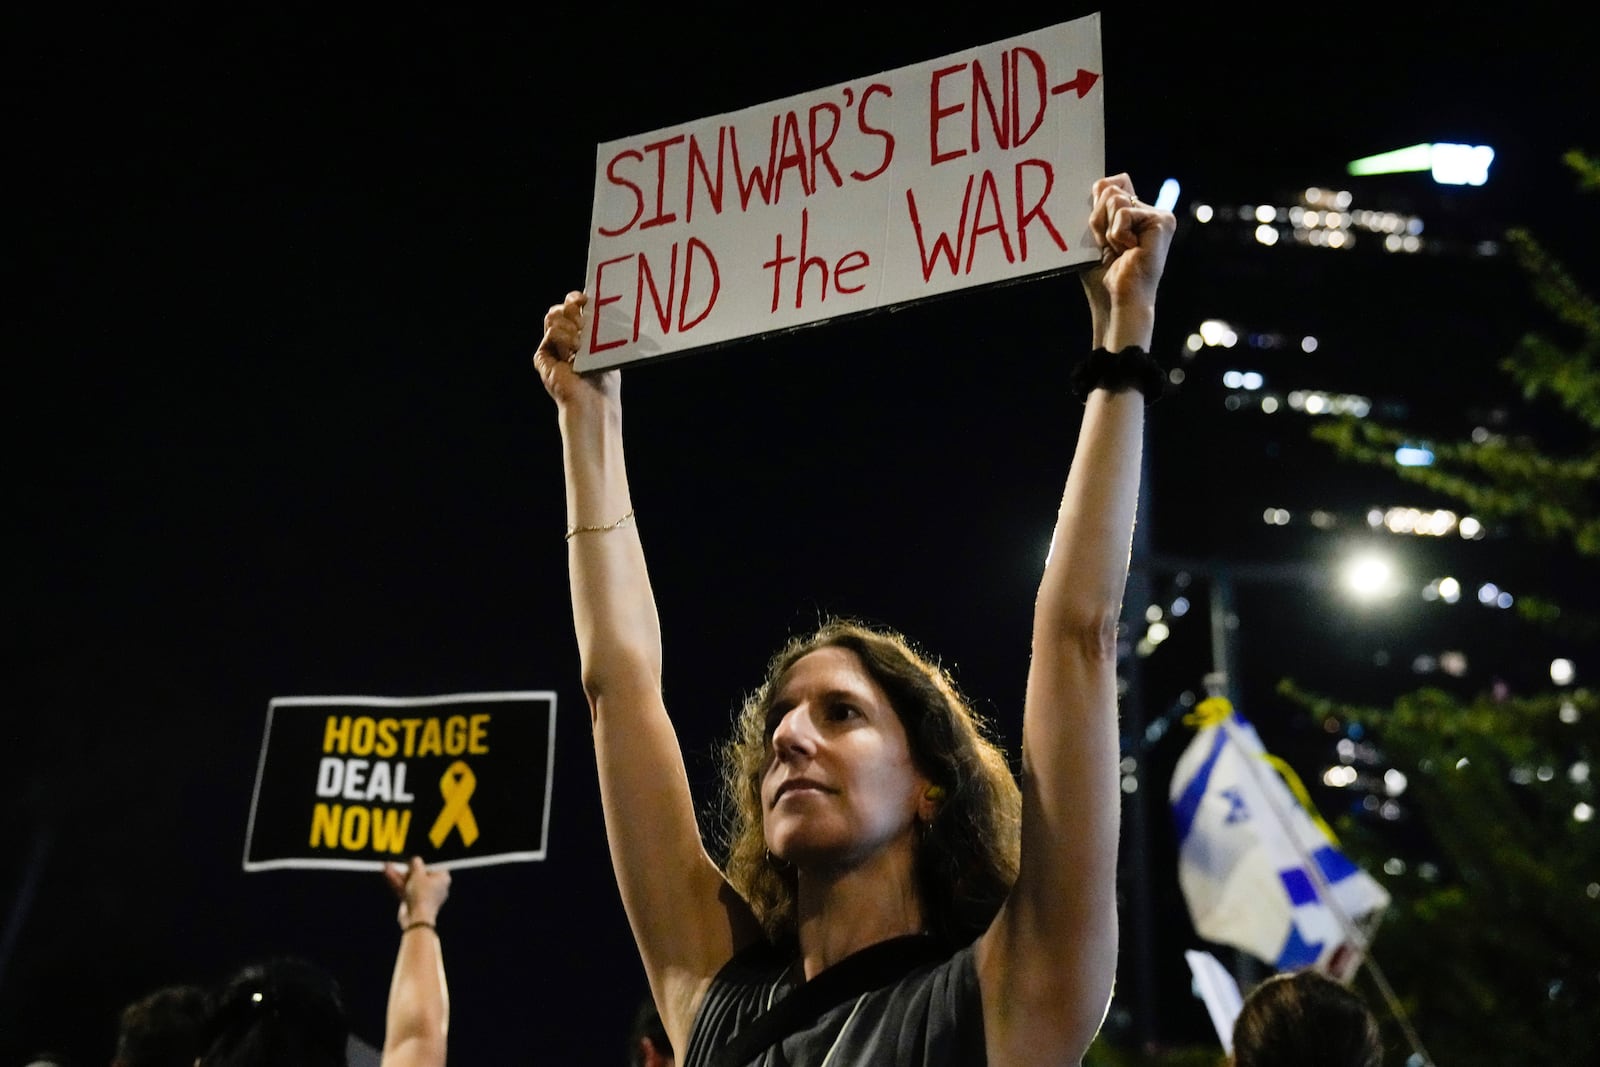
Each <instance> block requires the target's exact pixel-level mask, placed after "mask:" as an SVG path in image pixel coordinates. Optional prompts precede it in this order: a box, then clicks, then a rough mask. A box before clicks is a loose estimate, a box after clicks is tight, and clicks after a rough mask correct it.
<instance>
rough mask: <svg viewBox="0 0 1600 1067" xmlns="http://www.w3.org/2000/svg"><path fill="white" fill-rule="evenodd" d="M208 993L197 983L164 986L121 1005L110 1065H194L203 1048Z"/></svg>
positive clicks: (184, 1066) (118, 1066)
mask: <svg viewBox="0 0 1600 1067" xmlns="http://www.w3.org/2000/svg"><path fill="white" fill-rule="evenodd" d="M210 1015H211V995H210V994H209V993H208V992H206V990H204V989H202V988H201V987H199V986H195V985H172V986H164V987H162V988H160V989H157V990H156V991H155V992H153V993H147V994H145V995H144V996H142V997H140V998H139V999H138V1000H136V1001H134V1002H133V1003H131V1004H129V1005H128V1006H127V1007H125V1008H123V1009H122V1016H121V1018H120V1019H119V1020H118V1024H117V1052H116V1058H115V1059H113V1060H112V1061H111V1067H194V1061H195V1059H196V1058H197V1057H198V1056H199V1055H200V1053H201V1052H202V1051H203V1049H202V1047H201V1042H203V1041H204V1040H205V1038H206V1032H207V1031H206V1026H207V1023H208V1021H209V1018H210Z"/></svg>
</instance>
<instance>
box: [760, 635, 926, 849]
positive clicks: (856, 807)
mask: <svg viewBox="0 0 1600 1067" xmlns="http://www.w3.org/2000/svg"><path fill="white" fill-rule="evenodd" d="M767 736H768V741H769V752H768V763H767V768H766V771H765V773H764V774H763V776H762V779H761V810H762V816H763V830H764V832H765V835H766V841H767V848H768V849H770V850H771V851H772V853H773V854H774V855H776V856H778V857H779V858H781V859H784V860H786V861H788V862H791V863H808V862H816V863H825V864H829V865H835V864H838V865H843V866H854V865H855V864H857V863H860V862H861V861H863V860H864V859H866V858H868V857H870V856H872V855H873V854H874V853H876V852H878V851H880V850H882V849H884V848H887V847H893V846H897V845H902V844H903V845H905V846H906V847H908V848H909V847H910V845H911V842H912V830H913V825H914V823H915V821H916V819H917V816H918V813H919V811H920V809H921V808H922V807H923V806H924V805H926V804H927V803H929V802H928V801H927V800H926V799H925V796H924V795H925V793H926V792H927V789H928V780H927V778H926V777H924V776H923V774H922V773H921V772H920V771H919V770H918V769H917V767H916V765H915V764H914V763H913V761H912V758H911V748H910V745H909V743H908V742H907V739H906V731H905V726H904V725H903V724H902V723H901V722H900V716H899V715H897V714H896V713H895V710H894V708H893V707H892V706H891V705H890V703H889V698H888V695H887V694H885V693H884V691H883V689H882V687H880V686H879V685H878V683H877V682H876V681H875V680H874V679H873V677H872V675H870V674H868V673H867V671H866V668H865V667H863V666H862V663H861V660H860V658H859V657H858V656H857V655H856V654H855V653H854V652H852V651H850V650H849V649H845V648H838V647H826V648H820V649H818V650H817V651H815V652H811V653H808V654H806V655H805V656H803V657H801V659H800V660H799V661H798V662H797V663H795V665H794V666H793V667H791V668H790V669H789V672H788V673H787V674H786V675H784V677H783V680H782V681H781V683H780V684H779V686H778V692H777V694H776V697H775V699H774V701H773V703H772V709H771V711H770V712H768V715H767Z"/></svg>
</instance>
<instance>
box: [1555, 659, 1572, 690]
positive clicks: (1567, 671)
mask: <svg viewBox="0 0 1600 1067" xmlns="http://www.w3.org/2000/svg"><path fill="white" fill-rule="evenodd" d="M1577 676H1578V672H1577V669H1576V668H1574V667H1573V665H1572V661H1571V660H1570V659H1557V660H1551V661H1550V680H1551V681H1552V682H1554V683H1555V684H1556V685H1571V684H1572V680H1573V679H1574V678H1576V677H1577Z"/></svg>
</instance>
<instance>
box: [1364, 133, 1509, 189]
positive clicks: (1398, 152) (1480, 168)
mask: <svg viewBox="0 0 1600 1067" xmlns="http://www.w3.org/2000/svg"><path fill="white" fill-rule="evenodd" d="M1493 162H1494V149H1493V148H1490V147H1489V146H1488V145H1465V144H1444V143H1441V144H1416V145H1412V146H1410V147H1409V148H1397V149H1395V150H1394V151H1392V152H1381V153H1379V154H1378V155H1375V156H1364V157H1362V158H1361V159H1357V160H1353V161H1352V162H1351V163H1350V164H1349V165H1348V166H1347V167H1346V168H1345V169H1346V170H1347V171H1348V172H1349V173H1350V174H1352V175H1355V176H1357V177H1364V176H1367V175H1371V174H1401V173H1407V172H1413V171H1424V170H1425V171H1428V172H1430V173H1431V174H1432V175H1433V180H1434V181H1435V182H1438V183H1439V184H1440V185H1482V184H1484V183H1485V182H1487V181H1488V180H1489V165H1490V164H1491V163H1493Z"/></svg>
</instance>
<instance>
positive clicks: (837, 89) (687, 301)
mask: <svg viewBox="0 0 1600 1067" xmlns="http://www.w3.org/2000/svg"><path fill="white" fill-rule="evenodd" d="M1100 69H1101V67H1100V16H1099V15H1089V16H1086V17H1084V18H1080V19H1076V20H1074V21H1072V22H1067V23H1062V24H1060V25H1057V26H1052V27H1049V28H1047V29H1042V30H1038V31H1035V32H1033V33H1028V34H1023V35H1021V36H1018V37H1012V38H1010V39H1008V40H1004V41H999V42H996V43H994V44H990V45H985V46H982V47H977V48H971V49H968V50H966V51H963V52H957V53H953V54H951V55H948V56H945V57H943V58H942V59H936V60H932V61H930V62H926V63H919V64H916V65H914V66H909V67H902V68H900V69H899V70H893V71H888V72H886V73H883V74H879V75H876V76H873V77H868V78H860V79H856V80H854V81H849V82H844V83H842V84H839V85H833V86H829V87H828V88H825V89H818V90H816V91H815V92H810V93H802V94H800V95H798V96H792V97H789V98H787V99H784V100H779V101H775V102H773V103H770V104H762V105H759V106H756V107H751V108H746V109H744V110H742V111H736V112H732V113H730V114H725V115H718V116H714V117H711V118H706V119H700V120H698V121H695V122H689V123H685V124H683V125H679V126H672V127H668V128H666V129H661V130H656V131H654V132H651V133H646V134H641V135H639V136H637V137H628V138H624V139H622V140H618V141H611V142H609V143H607V144H602V145H600V146H599V148H598V150H597V152H596V161H595V163H596V165H595V184H594V214H593V216H592V218H591V220H590V231H589V266H588V273H587V275H586V278H585V284H584V290H585V292H587V293H588V295H589V307H588V313H587V315H588V321H587V326H586V332H585V335H584V340H583V345H582V348H581V349H580V352H579V356H578V361H577V367H578V369H579V370H583V371H588V370H597V369H600V368H603V367H611V366H618V365H620V364H625V363H632V362H636V361H638V360H643V359H649V358H653V357H657V356H665V355H669V354H671V353H675V352H681V351H684V350H687V349H691V348H701V347H705V346H708V345H716V344H723V343H726V342H729V341H733V340H736V339H738V338H743V337H751V336H757V335H761V334H766V333H771V332H774V331H779V330H787V329H792V328H794V327H798V326H803V325H807V324H811V323H815V322H820V321H822V320H824V319H830V318H835V317H837V316H841V315H851V314H858V313H861V312H866V311H872V310H875V309H878V308H883V307H887V306H889V305H891V304H899V303H905V302H908V301H913V300H920V299H923V298H925V297H931V296H936V295H940V294H944V293H950V292H953V291H956V290H960V289H966V288H970V287H972V286H979V285H988V284H992V283H995V282H1004V281H1011V280H1014V279H1018V278H1022V277H1026V276H1029V275H1034V274H1041V273H1045V272H1049V271H1058V270H1062V269H1065V268H1069V267H1074V266H1078V265H1081V264H1084V263H1089V262H1093V261H1095V259H1096V258H1097V257H1096V255H1095V250H1094V244H1093V241H1092V239H1091V238H1090V235H1089V232H1088V227H1087V222H1086V220H1087V216H1088V206H1089V189H1090V186H1091V185H1092V184H1093V182H1094V180H1095V179H1096V178H1098V177H1100V176H1101V175H1102V174H1103V173H1104V159H1105V120H1104V107H1103V83H1102V82H1101V81H1100Z"/></svg>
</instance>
